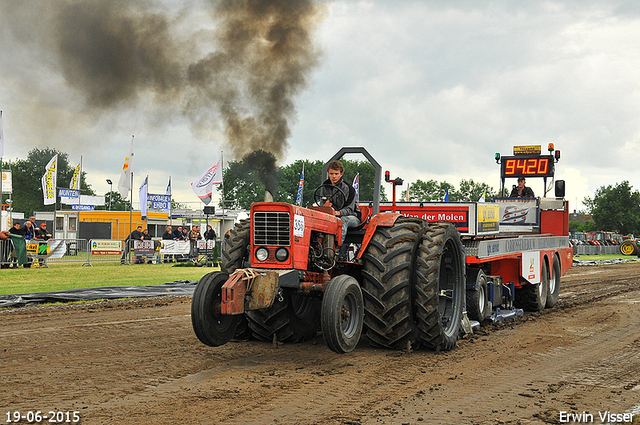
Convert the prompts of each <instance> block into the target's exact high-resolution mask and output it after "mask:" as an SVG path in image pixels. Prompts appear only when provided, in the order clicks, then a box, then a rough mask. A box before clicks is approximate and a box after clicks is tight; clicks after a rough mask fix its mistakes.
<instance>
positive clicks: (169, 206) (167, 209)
mask: <svg viewBox="0 0 640 425" xmlns="http://www.w3.org/2000/svg"><path fill="white" fill-rule="evenodd" d="M165 195H169V204H167V208H166V209H164V210H162V212H164V213H167V214H169V215H171V177H169V184H168V185H167V191H166V193H165ZM169 218H171V217H169Z"/></svg>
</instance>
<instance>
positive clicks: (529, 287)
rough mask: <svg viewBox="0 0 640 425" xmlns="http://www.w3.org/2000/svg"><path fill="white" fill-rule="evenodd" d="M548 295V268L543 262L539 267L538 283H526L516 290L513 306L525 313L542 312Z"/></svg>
mask: <svg viewBox="0 0 640 425" xmlns="http://www.w3.org/2000/svg"><path fill="white" fill-rule="evenodd" d="M548 294H549V266H548V265H547V262H546V261H545V260H543V261H542V265H541V267H540V283H535V284H533V283H528V284H526V285H524V286H523V287H521V288H519V289H516V298H515V300H514V304H516V306H517V307H520V308H523V309H525V310H527V311H540V310H544V307H545V305H546V304H547V296H548Z"/></svg>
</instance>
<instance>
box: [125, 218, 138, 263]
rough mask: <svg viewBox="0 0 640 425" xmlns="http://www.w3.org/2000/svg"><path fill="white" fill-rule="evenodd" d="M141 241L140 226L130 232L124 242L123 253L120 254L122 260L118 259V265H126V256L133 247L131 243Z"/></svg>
mask: <svg viewBox="0 0 640 425" xmlns="http://www.w3.org/2000/svg"><path fill="white" fill-rule="evenodd" d="M141 240H142V226H138V227H136V230H134V231H132V232H131V234H130V235H129V236H127V239H125V240H124V252H123V253H122V258H121V259H120V263H122V264H127V256H128V255H129V252H130V251H131V247H132V246H133V241H141Z"/></svg>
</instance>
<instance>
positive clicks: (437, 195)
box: [401, 179, 455, 202]
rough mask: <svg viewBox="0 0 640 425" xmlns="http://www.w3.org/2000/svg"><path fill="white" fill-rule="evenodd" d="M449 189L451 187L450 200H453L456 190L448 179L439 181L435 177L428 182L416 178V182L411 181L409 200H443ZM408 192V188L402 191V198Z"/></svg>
mask: <svg viewBox="0 0 640 425" xmlns="http://www.w3.org/2000/svg"><path fill="white" fill-rule="evenodd" d="M447 189H449V200H452V197H453V196H455V194H454V192H455V190H454V187H453V185H452V184H450V183H447V182H446V181H444V182H438V181H435V180H433V179H432V180H428V181H426V182H424V181H422V180H416V181H415V182H414V183H411V184H410V185H409V201H414V202H423V201H424V202H427V201H435V202H442V201H444V197H445V195H446V193H447ZM406 193H407V191H406V190H405V191H403V192H402V195H401V197H402V199H405V198H406Z"/></svg>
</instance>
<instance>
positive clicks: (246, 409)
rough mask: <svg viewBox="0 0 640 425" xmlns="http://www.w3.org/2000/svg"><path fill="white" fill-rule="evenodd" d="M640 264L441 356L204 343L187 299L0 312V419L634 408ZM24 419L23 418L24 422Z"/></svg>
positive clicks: (230, 418)
mask: <svg viewBox="0 0 640 425" xmlns="http://www.w3.org/2000/svg"><path fill="white" fill-rule="evenodd" d="M639 282H640V263H632V264H624V265H615V266H598V267H574V268H572V269H571V270H570V271H569V273H568V274H567V275H566V276H565V277H564V278H563V280H562V285H563V287H562V291H561V295H560V303H559V305H558V306H557V307H556V308H555V309H553V310H547V311H545V312H543V313H535V314H526V315H525V317H524V318H519V319H516V320H514V321H510V322H509V323H505V324H502V325H496V326H493V327H489V328H484V329H482V330H480V331H478V332H476V333H475V334H474V335H473V336H471V337H467V338H465V339H463V340H461V341H460V343H459V347H458V348H457V349H455V350H453V351H451V352H447V353H435V352H429V351H418V352H413V353H404V352H393V351H386V350H379V349H374V348H371V347H369V345H368V342H367V341H366V338H363V341H361V343H360V346H359V347H358V349H357V350H356V351H355V352H353V353H351V354H347V355H337V354H334V353H333V352H331V351H330V350H329V349H328V348H327V347H326V346H325V344H324V342H323V340H322V338H321V337H318V338H317V339H316V340H314V341H310V342H307V343H302V344H294V345H284V346H280V347H278V348H275V347H273V346H272V345H271V344H267V343H259V342H232V343H230V344H227V345H226V346H223V347H219V348H210V347H206V346H204V345H202V344H201V343H200V342H199V341H198V340H197V338H196V337H195V335H194V333H193V331H192V329H191V321H190V303H191V298H190V297H172V298H157V299H152V300H136V301H128V302H117V301H116V302H107V303H94V304H87V305H83V306H66V307H45V308H42V307H31V308H25V309H17V310H5V311H2V312H0V322H1V323H2V327H1V328H0V408H2V411H0V415H1V416H0V421H2V422H3V423H5V422H6V420H7V413H6V412H7V411H16V410H19V411H21V412H22V413H23V414H25V413H26V412H27V411H38V410H40V411H42V412H43V414H45V415H48V414H49V412H50V411H63V412H66V411H78V412H79V416H80V418H81V423H83V424H107V423H145V424H146V423H149V424H151V423H153V424H159V423H182V424H201V423H216V424H217V423H220V424H247V423H251V424H253V423H255V424H266V423H272V424H423V423H434V424H436V423H437V424H445V423H451V424H453V423H456V424H503V423H508V424H530V423H561V422H562V421H563V419H565V418H567V416H561V414H560V412H561V411H564V412H570V413H583V412H586V413H590V414H592V415H593V423H601V421H600V418H599V416H598V412H599V411H600V412H602V413H603V414H604V412H605V411H609V412H611V413H614V414H621V413H624V412H629V411H632V410H633V411H635V412H638V414H636V415H635V416H634V420H635V421H636V422H637V423H640V420H639V418H640V314H638V312H639V311H640V285H639ZM23 423H26V421H23Z"/></svg>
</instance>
